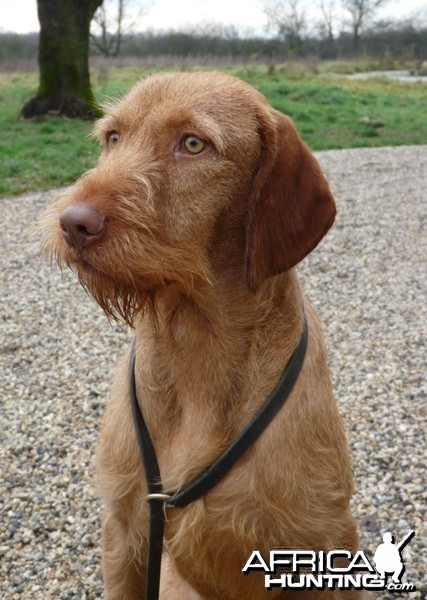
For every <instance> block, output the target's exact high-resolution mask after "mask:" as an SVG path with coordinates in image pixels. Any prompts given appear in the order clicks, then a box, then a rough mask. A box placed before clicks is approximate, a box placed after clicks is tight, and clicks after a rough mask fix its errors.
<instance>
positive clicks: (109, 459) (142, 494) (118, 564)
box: [96, 355, 149, 600]
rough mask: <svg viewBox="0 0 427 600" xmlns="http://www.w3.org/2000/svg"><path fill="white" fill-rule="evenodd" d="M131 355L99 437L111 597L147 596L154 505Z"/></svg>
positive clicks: (128, 599) (107, 595)
mask: <svg viewBox="0 0 427 600" xmlns="http://www.w3.org/2000/svg"><path fill="white" fill-rule="evenodd" d="M128 363H129V359H128V356H127V355H126V356H124V357H123V359H122V360H121V361H120V363H119V365H118V369H117V371H116V376H115V378H114V380H113V385H112V389H111V399H110V402H109V403H108V406H107V409H106V412H105V416H104V419H103V423H102V427H101V432H100V436H99V440H98V447H97V456H96V472H97V485H98V490H99V492H100V495H101V496H102V499H103V501H104V511H103V516H102V575H103V578H104V586H105V598H106V599H107V600H141V598H144V590H145V570H146V554H147V538H148V523H149V506H148V502H147V500H146V495H147V490H146V485H145V476H144V473H143V468H142V463H141V457H140V454H139V449H138V445H137V441H136V436H135V426H134V423H133V419H132V412H131V406H130V400H129V392H128V379H127V373H128Z"/></svg>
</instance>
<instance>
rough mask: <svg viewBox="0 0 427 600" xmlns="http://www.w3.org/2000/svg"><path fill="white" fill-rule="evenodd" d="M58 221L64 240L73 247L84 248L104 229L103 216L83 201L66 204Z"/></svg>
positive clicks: (99, 235) (95, 239)
mask: <svg viewBox="0 0 427 600" xmlns="http://www.w3.org/2000/svg"><path fill="white" fill-rule="evenodd" d="M59 223H60V226H61V229H62V234H63V236H64V239H65V241H66V242H67V244H69V245H70V246H74V247H75V248H86V247H87V246H89V245H91V244H93V243H95V242H97V241H98V240H99V239H100V238H101V236H102V234H103V233H104V230H105V217H104V216H103V215H101V214H100V213H99V212H98V211H97V210H96V208H94V207H93V206H91V205H90V204H84V203H81V204H70V206H67V208H66V209H65V210H64V211H63V212H62V213H61V215H60V217H59Z"/></svg>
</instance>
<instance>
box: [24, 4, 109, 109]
mask: <svg viewBox="0 0 427 600" xmlns="http://www.w3.org/2000/svg"><path fill="white" fill-rule="evenodd" d="M101 4H102V0H37V6H38V15H39V21H40V39H39V69H40V83H39V89H38V93H37V96H36V97H35V98H32V99H31V100H29V101H28V102H27V103H26V104H25V105H24V107H23V109H22V116H23V117H24V118H32V117H37V116H39V115H46V114H48V113H51V114H52V113H53V114H60V115H64V116H67V117H79V118H83V119H91V118H94V117H96V116H98V115H99V112H100V111H99V109H98V108H97V106H96V102H95V98H94V96H93V94H92V90H91V87H90V79H89V29H90V22H91V20H92V17H93V15H94V13H95V11H96V9H97V8H98V7H99V6H100V5H101Z"/></svg>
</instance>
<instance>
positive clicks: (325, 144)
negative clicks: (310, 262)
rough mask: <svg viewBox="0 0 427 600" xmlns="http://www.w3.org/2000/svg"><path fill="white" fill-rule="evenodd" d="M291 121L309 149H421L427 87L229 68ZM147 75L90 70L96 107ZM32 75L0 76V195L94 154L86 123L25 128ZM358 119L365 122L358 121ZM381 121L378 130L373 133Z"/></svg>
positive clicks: (68, 169)
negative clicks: (411, 146) (23, 114)
mask: <svg viewBox="0 0 427 600" xmlns="http://www.w3.org/2000/svg"><path fill="white" fill-rule="evenodd" d="M227 71H228V72H230V73H232V74H235V75H237V76H239V77H241V78H242V79H245V80H246V81H248V83H250V84H251V85H253V86H254V87H256V88H257V89H259V90H260V91H261V92H262V93H263V94H265V96H267V98H268V99H269V101H270V102H271V104H272V105H273V106H274V107H275V108H277V109H279V110H281V111H282V112H284V113H286V114H288V115H290V116H291V117H292V119H293V120H294V121H295V123H296V124H297V127H298V129H299V131H300V134H301V137H302V138H303V139H304V140H305V141H306V142H307V143H308V144H309V146H310V147H311V148H312V149H314V150H324V149H328V148H349V147H361V146H386V145H399V144H425V143H427V121H426V118H425V105H426V99H427V88H426V86H425V84H404V83H395V82H391V81H388V80H385V79H382V80H368V81H360V80H358V81H354V80H353V81H349V80H345V79H329V78H327V77H322V76H319V75H315V74H304V73H302V74H301V73H300V74H298V73H296V72H295V71H293V70H292V69H289V68H287V67H285V66H284V67H278V68H276V70H275V72H274V73H273V74H271V75H269V74H268V73H267V69H266V68H263V67H256V68H243V67H241V68H230V69H227ZM147 73H148V70H140V69H136V68H130V67H126V68H112V69H110V70H108V71H105V70H103V71H101V70H99V71H94V72H93V73H92V82H93V88H94V92H95V95H96V97H97V99H98V100H100V101H102V100H104V99H105V98H108V97H111V96H116V95H118V94H122V93H123V92H125V91H126V90H127V89H129V87H130V86H131V85H132V84H133V83H134V82H135V81H137V80H138V79H140V78H141V77H143V76H144V75H146V74H147ZM37 79H38V76H37V73H14V74H0V129H1V130H2V132H3V133H2V136H1V139H0V196H6V195H14V194H20V193H23V192H26V191H31V190H38V189H49V188H53V187H57V186H62V185H66V184H68V183H70V182H72V181H73V180H75V179H76V178H77V177H78V176H79V175H80V174H81V173H83V172H84V171H85V170H86V169H87V168H88V167H89V166H91V165H92V164H93V163H94V161H95V160H96V157H97V155H98V152H99V149H98V147H97V145H96V143H95V142H93V141H91V140H89V139H88V134H89V132H90V128H91V125H90V123H86V122H82V121H78V120H65V119H61V118H58V117H49V118H47V119H44V120H42V121H40V122H24V121H22V120H20V118H19V112H20V109H21V107H22V105H23V104H24V102H25V101H26V100H28V99H29V98H30V97H31V96H33V95H34V93H35V91H36V88H37ZM361 119H362V120H363V121H364V122H361ZM378 120H380V121H381V122H382V123H383V127H375V126H374V123H375V121H378Z"/></svg>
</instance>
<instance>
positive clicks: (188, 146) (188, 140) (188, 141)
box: [182, 135, 206, 154]
mask: <svg viewBox="0 0 427 600" xmlns="http://www.w3.org/2000/svg"><path fill="white" fill-rule="evenodd" d="M182 145H183V147H184V149H185V150H186V151H187V152H189V153H190V154H200V152H202V150H204V149H205V148H206V142H204V141H203V140H201V139H200V138H198V137H196V136H195V135H188V136H187V137H185V138H184V139H183V142H182Z"/></svg>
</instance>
